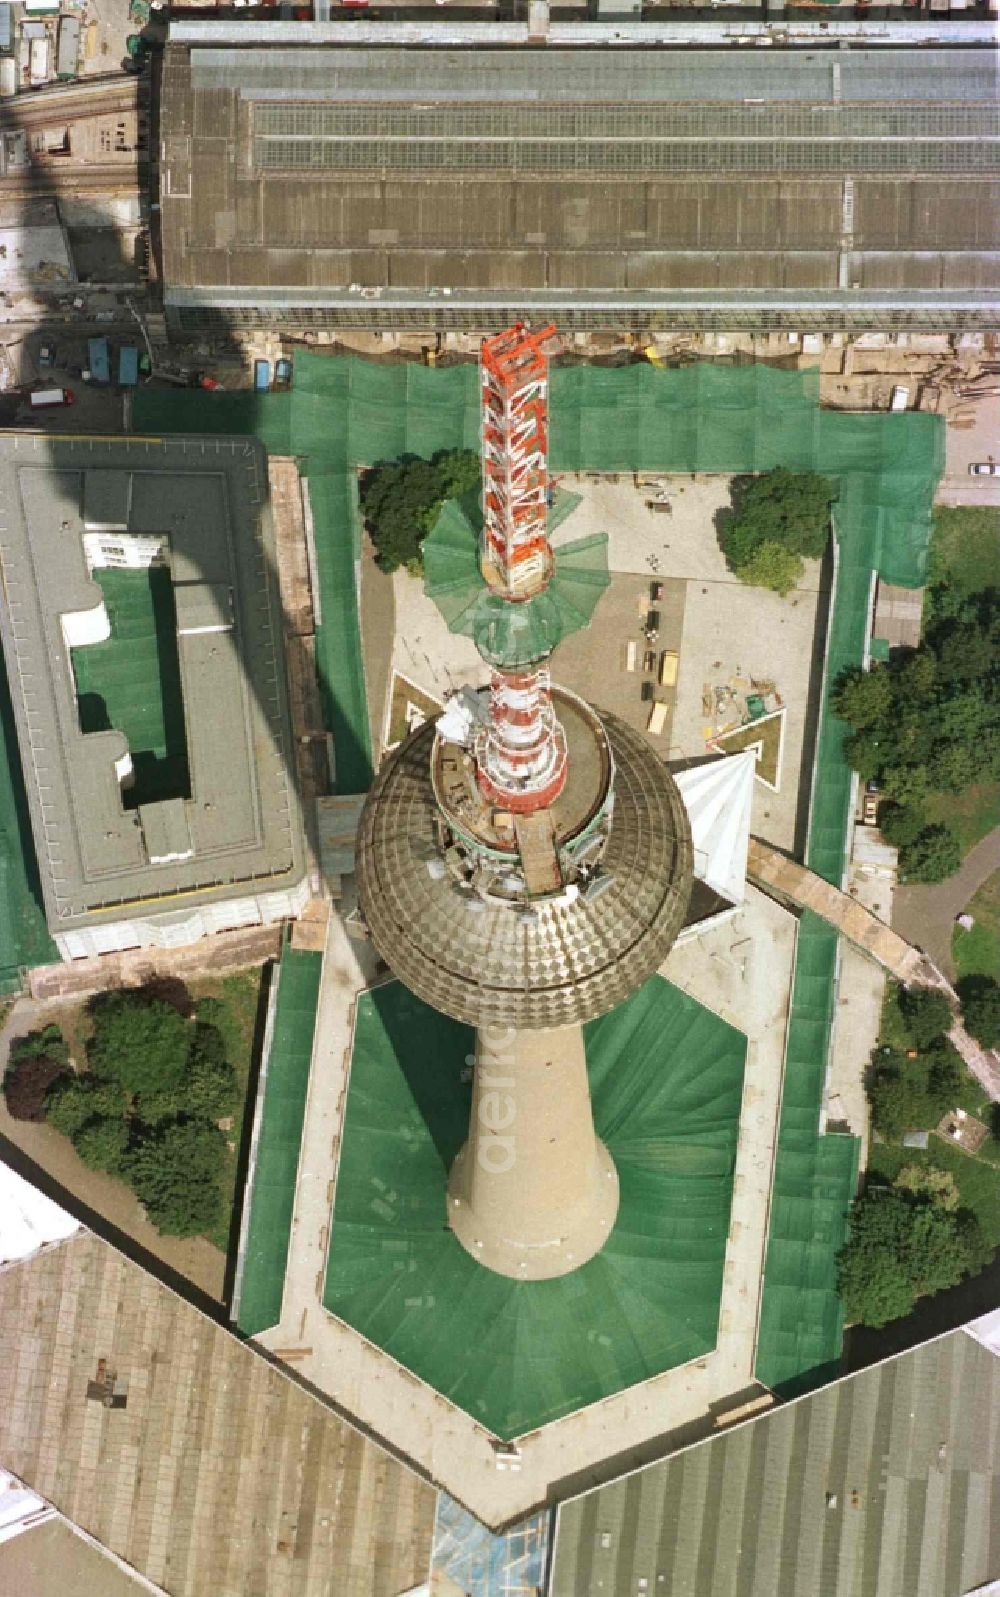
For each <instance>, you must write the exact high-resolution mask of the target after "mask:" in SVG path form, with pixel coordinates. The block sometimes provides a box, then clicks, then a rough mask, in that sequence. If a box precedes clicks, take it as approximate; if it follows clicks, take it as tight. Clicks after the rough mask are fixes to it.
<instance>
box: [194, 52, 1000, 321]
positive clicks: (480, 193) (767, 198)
mask: <svg viewBox="0 0 1000 1597" xmlns="http://www.w3.org/2000/svg"><path fill="white" fill-rule="evenodd" d="M255 34H256V30H254V36H255ZM210 36H211V37H217V36H218V30H216V32H215V33H214V34H213V33H211V32H210ZM997 82H998V67H997V61H996V58H995V56H994V54H993V52H991V51H987V50H980V49H969V50H962V51H959V50H952V51H948V50H941V49H933V48H927V49H924V50H921V51H912V50H911V51H907V50H896V49H887V50H881V51H871V50H859V51H851V52H829V51H827V52H823V53H816V52H811V51H807V50H801V51H795V52H782V53H778V52H767V53H764V52H761V51H757V50H752V49H750V50H729V51H726V52H720V51H715V52H711V51H705V50H691V51H685V52H668V53H656V52H650V51H646V52H638V51H635V50H621V51H613V50H608V49H588V50H582V49H581V50H566V49H563V50H560V49H548V50H546V51H544V52H539V51H530V50H529V51H523V52H522V51H507V52H503V51H500V50H495V49H494V50H480V51H477V52H475V53H472V52H469V51H462V50H457V49H451V50H448V49H434V50H422V51H419V52H413V51H404V50H401V49H398V48H381V49H378V48H376V49H336V48H329V47H327V48H323V47H319V46H312V47H303V48H301V49H292V48H286V47H284V46H281V47H277V48H271V49H262V48H256V47H251V48H247V49H238V48H232V47H226V48H214V47H213V48H201V47H194V48H191V49H188V48H185V47H179V46H177V45H175V44H171V45H169V46H168V49H167V52H166V57H165V68H164V93H163V112H162V120H163V129H164V161H163V183H162V196H163V197H162V206H163V238H164V266H165V272H164V275H165V280H166V299H167V302H168V303H169V304H179V303H181V302H182V300H181V295H182V293H183V290H184V289H185V288H190V289H197V290H202V289H204V290H208V291H212V292H215V291H221V290H226V289H229V290H236V289H239V288H244V289H246V290H247V293H248V294H249V295H250V296H251V297H252V295H253V292H254V289H255V288H259V289H260V290H262V291H266V290H268V289H275V290H287V291H288V296H289V297H288V305H289V307H291V306H293V305H294V304H295V303H296V300H295V298H294V295H295V293H296V291H300V292H301V291H302V290H308V288H309V287H310V285H312V286H313V287H314V289H315V290H316V294H317V297H316V299H315V301H314V305H315V308H316V310H317V311H318V310H319V308H320V307H321V305H323V304H325V303H326V302H327V300H328V299H329V297H330V295H332V294H337V293H340V294H342V295H346V294H349V293H350V292H351V290H352V285H356V286H357V289H359V290H360V289H366V290H368V289H370V290H373V291H375V290H377V291H380V292H384V293H385V294H386V295H391V294H394V293H395V294H398V293H403V292H408V291H409V292H411V293H412V295H414V296H421V295H422V296H425V297H426V298H427V299H429V298H430V296H432V295H436V294H439V293H440V294H446V293H448V292H449V291H453V292H454V294H455V296H460V295H463V294H467V295H476V294H479V295H485V296H489V295H491V294H494V293H495V294H499V295H501V296H502V295H504V294H508V295H517V296H522V295H524V294H525V293H538V294H545V293H551V294H553V295H561V296H563V298H564V300H565V301H566V303H567V305H569V304H570V302H571V301H572V299H573V297H574V296H576V295H579V294H584V295H585V294H587V293H604V294H606V295H607V296H608V297H609V299H610V300H613V299H614V298H615V297H616V296H627V295H629V294H633V293H640V294H648V295H651V296H655V295H659V296H667V295H670V294H671V293H672V292H673V291H674V290H676V289H680V290H690V291H694V290H697V289H699V288H702V289H704V291H705V292H706V293H712V292H719V291H726V290H728V289H730V288H732V289H738V288H739V287H740V286H743V287H744V288H746V289H749V290H751V291H755V290H756V291H760V292H761V293H764V294H766V293H777V292H779V291H784V292H786V293H787V292H796V291H797V292H800V293H801V294H802V295H803V296H808V295H809V294H810V293H816V292H820V291H829V290H833V289H835V288H836V286H837V285H838V283H843V284H844V285H845V288H846V289H849V290H852V291H853V290H856V291H857V292H858V293H861V294H865V295H868V296H871V295H873V294H875V293H877V292H878V291H879V290H880V289H884V290H885V291H889V292H891V293H893V294H895V295H902V296H911V297H912V296H919V295H920V294H922V293H925V292H931V293H934V292H938V293H940V292H946V293H947V294H948V296H949V299H948V305H949V306H952V305H953V304H954V303H956V301H955V296H956V295H959V296H960V295H961V294H962V293H963V292H965V291H967V290H975V291H977V295H978V299H982V298H984V297H985V298H987V299H988V298H989V296H990V293H991V291H994V290H995V287H996V284H997V281H998V274H997V270H996V265H995V261H994V259H993V252H996V251H998V250H1000V115H998V107H997ZM248 97H249V98H248ZM862 101H864V102H865V103H864V104H862V103H861V102H862ZM192 126H193V128H194V134H193V137H192V138H190V139H189V138H188V137H187V135H188V130H189V129H191V127H192ZM233 129H235V130H236V131H235V134H234V133H233V131H232V130H233ZM845 176H847V177H851V178H853V219H852V218H851V217H850V216H849V215H848V211H847V209H845V204H846V202H845V190H844V178H845ZM956 176H958V177H960V178H962V181H961V182H955V181H954V178H955V177H956ZM609 178H610V179H613V181H609ZM873 252H874V253H873ZM918 252H921V253H922V258H921V259H917V254H918ZM842 256H843V257H845V258H842ZM994 297H995V293H994ZM978 299H977V306H978ZM215 302H216V303H217V304H218V303H221V300H220V299H219V297H218V294H217V293H216V298H215ZM248 302H249V301H248ZM802 303H803V308H804V309H805V308H806V300H805V298H804V299H803V301H802ZM915 303H916V302H915V301H914V304H915ZM944 314H946V315H947V314H948V312H947V311H946V312H944ZM984 314H985V307H984Z"/></svg>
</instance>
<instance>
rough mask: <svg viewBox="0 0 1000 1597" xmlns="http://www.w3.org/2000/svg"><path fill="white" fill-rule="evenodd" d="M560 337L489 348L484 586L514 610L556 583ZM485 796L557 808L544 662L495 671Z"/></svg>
mask: <svg viewBox="0 0 1000 1597" xmlns="http://www.w3.org/2000/svg"><path fill="white" fill-rule="evenodd" d="M558 347H559V344H558V338H557V336H556V330H555V328H554V327H544V328H542V329H541V331H540V332H532V331H531V330H530V329H529V328H528V327H526V326H525V325H524V323H523V322H515V323H514V326H513V327H508V328H507V329H506V330H505V331H504V332H502V333H498V334H496V336H495V337H493V338H486V339H484V340H483V345H482V352H481V357H480V372H481V378H482V458H483V541H482V548H481V555H480V558H481V564H482V570H483V576H484V578H485V580H486V582H487V583H488V585H489V586H490V588H492V589H493V591H494V592H495V593H496V594H497V595H498V596H499V597H500V598H502V599H505V600H506V601H507V602H508V603H509V604H518V603H523V602H524V601H525V600H527V599H533V598H534V597H535V596H536V595H537V594H539V593H541V592H542V590H543V589H544V588H545V587H546V586H547V584H548V581H549V578H550V576H551V574H552V549H551V546H550V544H549V534H548V492H549V470H548V465H549V462H548V442H549V440H548V399H549V355H550V354H552V353H553V352H554V351H555V350H556V349H558ZM476 754H477V768H478V779H479V786H480V789H481V791H482V792H483V794H484V795H485V796H486V797H487V798H488V799H489V800H490V801H491V802H492V803H494V804H496V805H498V806H499V807H502V808H506V809H509V810H511V811H512V812H514V813H519V814H526V813H530V812H532V811H534V810H540V809H544V808H545V807H546V806H547V805H550V804H552V803H554V801H555V800H556V799H557V798H558V796H559V794H560V793H561V792H562V789H563V787H564V785H565V782H566V736H565V733H564V732H563V729H562V727H561V726H560V724H559V721H558V720H557V718H556V715H555V712H554V710H553V708H552V692H551V680H550V677H549V671H548V667H547V665H546V664H545V663H544V661H543V660H539V661H536V662H532V663H531V665H530V667H529V668H528V669H522V670H516V671H515V670H509V669H508V670H505V669H502V668H500V667H497V666H494V668H493V676H492V681H491V684H490V715H489V721H488V723H487V725H486V726H485V727H484V728H483V730H482V732H481V734H480V737H479V740H478V746H477V750H476Z"/></svg>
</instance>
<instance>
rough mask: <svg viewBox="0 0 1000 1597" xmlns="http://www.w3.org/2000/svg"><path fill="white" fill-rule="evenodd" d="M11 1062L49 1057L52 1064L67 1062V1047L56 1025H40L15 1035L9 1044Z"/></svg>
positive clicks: (66, 1063) (64, 1063) (65, 1063)
mask: <svg viewBox="0 0 1000 1597" xmlns="http://www.w3.org/2000/svg"><path fill="white" fill-rule="evenodd" d="M9 1057H10V1060H11V1063H12V1064H14V1063H18V1064H19V1063H20V1062H21V1060H23V1059H51V1060H52V1061H53V1063H54V1064H57V1065H68V1064H69V1047H68V1045H67V1042H66V1039H65V1037H64V1036H63V1034H62V1032H61V1031H60V1030H59V1027H58V1026H54V1025H48V1026H42V1027H41V1028H40V1030H38V1031H29V1032H26V1033H25V1035H24V1036H23V1037H15V1038H14V1039H13V1041H12V1042H11V1045H10V1056H9Z"/></svg>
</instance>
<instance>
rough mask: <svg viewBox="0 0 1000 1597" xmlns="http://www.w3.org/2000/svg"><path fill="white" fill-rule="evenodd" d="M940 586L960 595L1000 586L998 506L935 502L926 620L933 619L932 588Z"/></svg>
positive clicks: (999, 511)
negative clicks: (954, 504)
mask: <svg viewBox="0 0 1000 1597" xmlns="http://www.w3.org/2000/svg"><path fill="white" fill-rule="evenodd" d="M942 585H947V586H948V587H949V588H951V589H952V590H954V591H956V592H958V593H960V594H967V593H975V592H977V591H978V590H979V589H981V588H1000V507H996V506H992V505H975V506H973V505H957V506H946V505H935V507H934V531H933V533H932V535H931V546H930V551H929V555H928V569H927V593H928V603H927V604H925V609H924V620H925V622H926V621H929V620H932V619H933V600H932V599H930V597H929V596H930V593H931V590H932V589H933V588H935V587H937V586H942Z"/></svg>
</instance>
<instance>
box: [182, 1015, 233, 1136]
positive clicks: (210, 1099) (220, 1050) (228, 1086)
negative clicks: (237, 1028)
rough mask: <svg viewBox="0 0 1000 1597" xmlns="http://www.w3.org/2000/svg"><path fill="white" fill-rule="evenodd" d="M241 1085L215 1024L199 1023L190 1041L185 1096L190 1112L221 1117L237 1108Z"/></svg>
mask: <svg viewBox="0 0 1000 1597" xmlns="http://www.w3.org/2000/svg"><path fill="white" fill-rule="evenodd" d="M238 1095H239V1084H238V1083H237V1080H236V1072H235V1071H234V1069H233V1067H232V1065H231V1064H230V1063H229V1060H228V1059H227V1058H226V1042H225V1038H224V1037H223V1035H222V1033H221V1031H219V1030H218V1028H217V1027H216V1026H210V1025H206V1024H205V1023H204V1022H199V1023H198V1025H196V1026H195V1035H194V1041H193V1042H192V1044H191V1059H190V1067H189V1070H188V1076H187V1081H186V1082H185V1087H184V1098H185V1103H186V1107H187V1112H188V1113H189V1114H197V1115H204V1116H205V1118H206V1120H222V1119H224V1118H225V1117H226V1116H228V1115H231V1114H233V1113H234V1112H235V1109H236V1100H237V1097H238Z"/></svg>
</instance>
